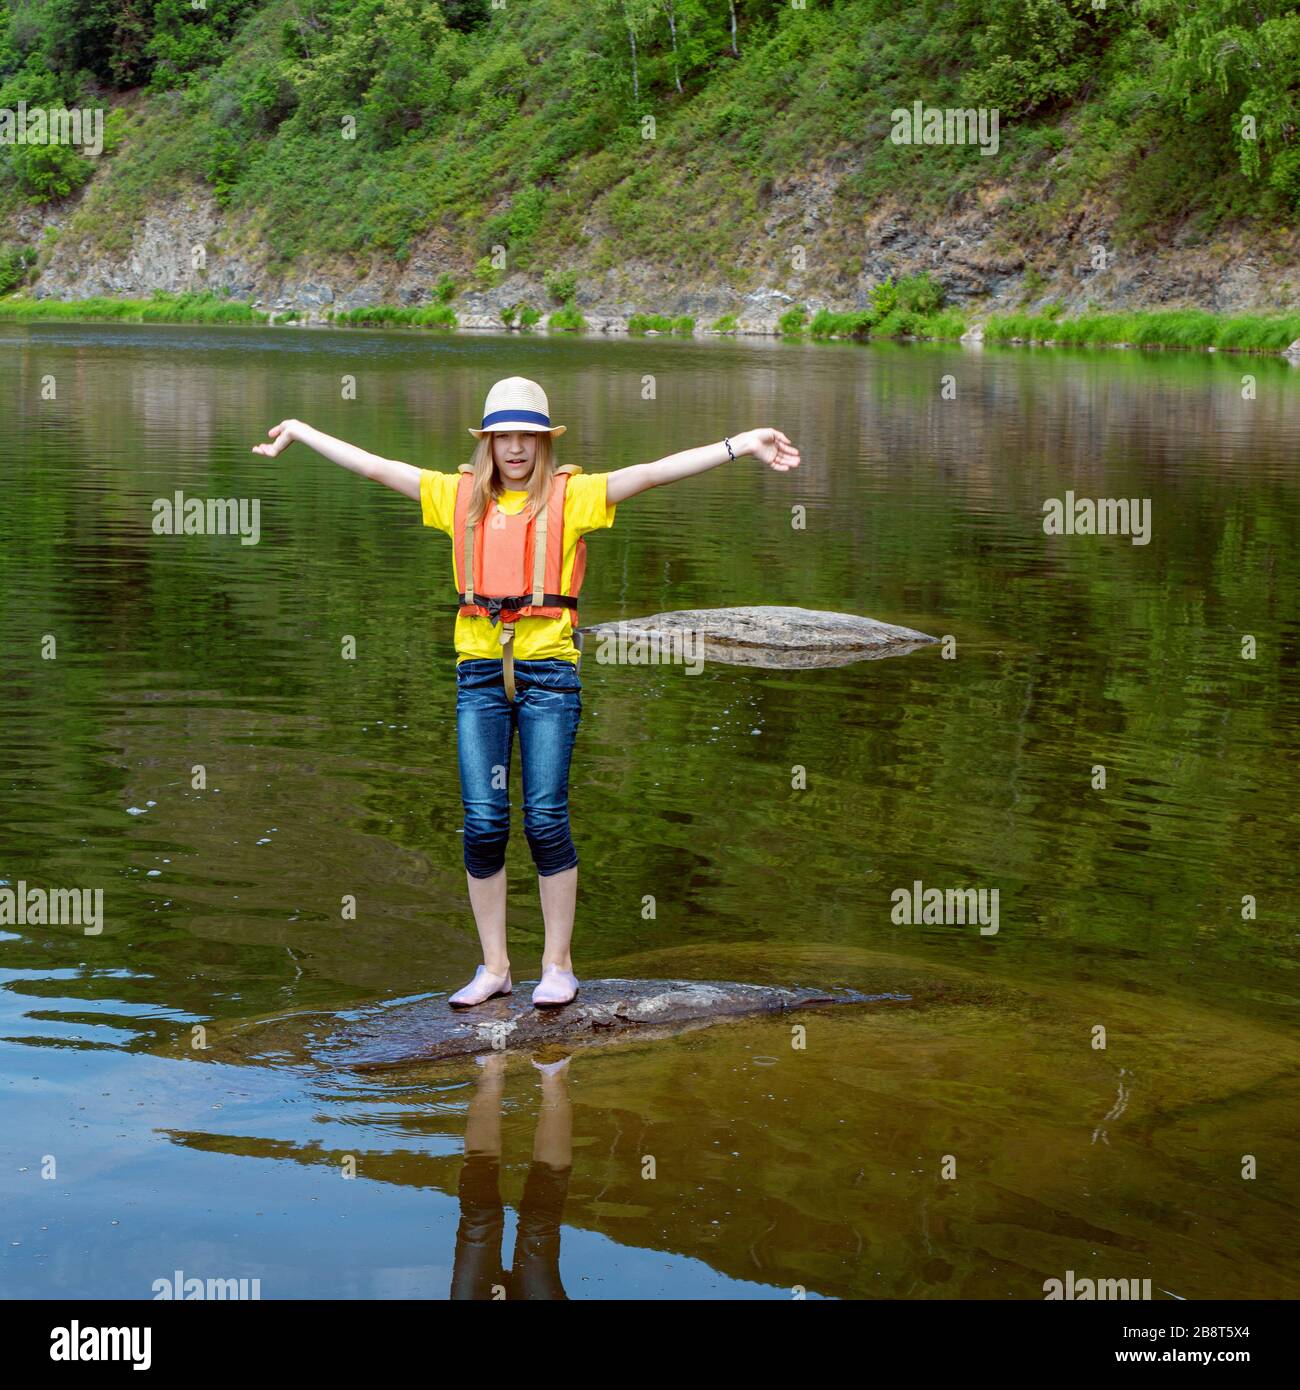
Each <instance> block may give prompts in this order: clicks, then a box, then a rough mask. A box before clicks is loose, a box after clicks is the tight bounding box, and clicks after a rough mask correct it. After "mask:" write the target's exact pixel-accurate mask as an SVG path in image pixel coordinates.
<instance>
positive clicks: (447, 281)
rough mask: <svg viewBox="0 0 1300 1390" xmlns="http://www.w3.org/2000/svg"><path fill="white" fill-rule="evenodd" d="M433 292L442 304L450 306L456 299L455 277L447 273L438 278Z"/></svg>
mask: <svg viewBox="0 0 1300 1390" xmlns="http://www.w3.org/2000/svg"><path fill="white" fill-rule="evenodd" d="M433 292H434V294H435V295H437V297H438V301H439V302H440V303H442V304H450V303H451V301H452V300H453V299H455V298H456V277H455V276H454V275H452V274H451V273H450V272H448V271H443V273H442V274H441V275H440V276H439V277H438V283H437V284H436V285H435V286H434V287H433Z"/></svg>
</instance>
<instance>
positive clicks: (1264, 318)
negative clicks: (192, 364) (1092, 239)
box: [0, 291, 1300, 355]
mask: <svg viewBox="0 0 1300 1390" xmlns="http://www.w3.org/2000/svg"><path fill="white" fill-rule="evenodd" d="M882 309H883V312H882V311H881V309H870V310H862V311H856V312H848V313H835V312H833V311H830V310H826V309H822V310H819V311H818V312H817V313H816V314H815V315H814V316H813V317H812V318H811V320H810V319H809V318H808V314H807V311H806V309H803V308H801V307H800V308H794V309H791V310H789V311H788V312H787V313H785V314H784V315H782V317H781V319H780V320H779V323H778V327H777V330H776V332H777V334H778V335H779V336H781V337H784V338H790V339H796V340H797V339H800V338H803V337H809V338H812V339H813V340H815V341H816V340H823V341H824V340H831V339H836V340H855V341H860V342H866V341H870V340H871V339H880V338H885V339H894V340H899V339H903V340H922V341H934V342H952V341H956V340H958V339H961V338H962V337H964V336H965V335H966V334H967V333H969V332H971V331H972V330H975V331H978V330H981V329H982V340H983V341H984V342H985V343H990V344H999V345H1013V346H1014V345H1022V344H1027V345H1031V346H1045V347H1107V348H1110V347H1121V348H1133V347H1138V348H1179V349H1184V350H1191V351H1196V350H1200V351H1216V352H1247V353H1252V352H1253V353H1285V352H1286V350H1287V349H1288V348H1289V347H1291V346H1292V345H1293V344H1295V343H1297V342H1300V313H1293V314H1232V315H1224V314H1214V313H1210V312H1208V311H1206V310H1201V309H1159V310H1139V311H1135V312H1131V313H1087V314H1080V315H1077V316H1075V317H1065V316H1064V315H1063V314H1062V313H1061V312H1060V310H1059V309H1058V308H1055V307H1053V308H1052V309H1049V310H1048V311H1047V312H1040V313H1004V314H992V315H990V316H989V317H988V318H986V319H984V320H983V321H982V322H981V321H980V320H979V319H977V318H975V317H972V316H970V315H967V314H964V313H962V312H961V311H959V310H957V309H952V308H936V309H933V310H932V311H930V312H925V311H922V310H918V309H908V308H902V307H899V306H898V305H897V304H893V303H891V304H890V305H889V306H888V307H886V306H883V305H882ZM0 320H8V321H11V322H12V321H20V322H26V323H43V322H44V323H55V322H65V321H68V320H85V321H89V322H95V321H106V322H125V323H225V324H264V325H268V326H275V325H281V324H283V325H296V326H299V327H308V326H309V327H323V328H393V327H398V328H403V327H404V328H415V329H430V328H432V329H440V330H442V331H444V332H445V331H454V330H456V329H458V328H461V327H462V325H461V324H460V322H459V320H458V319H457V316H456V313H455V311H454V310H453V309H452V308H451V307H450V306H449V305H447V304H437V303H435V304H426V305H421V306H418V307H414V308H412V307H406V306H396V305H375V306H373V307H368V308H361V309H351V310H345V311H340V312H337V313H335V312H330V313H326V314H324V315H321V314H313V315H303V314H300V313H299V312H298V311H296V310H287V311H283V312H277V311H267V310H261V309H255V308H254V307H253V306H252V305H251V304H248V303H245V302H243V301H242V300H232V299H225V298H223V297H221V296H220V295H216V294H213V293H212V292H210V291H203V292H198V293H187V294H167V293H164V292H162V291H159V292H157V293H156V294H154V295H153V296H152V297H151V298H149V299H112V298H108V297H104V296H97V297H94V298H90V299H74V300H58V299H30V298H24V297H22V296H20V295H12V296H10V297H8V298H2V299H0ZM500 326H501V328H502V329H512V330H514V331H525V332H527V331H530V330H531V329H532V328H533V327H535V326H544V327H545V328H546V329H547V330H548V331H550V332H584V331H586V329H587V324H586V321H585V320H584V319H583V317H582V315H581V313H580V312H579V311H578V310H577V309H576V308H575V307H574V306H573V305H572V303H570V304H568V305H566V306H565V307H564V308H563V309H560V310H557V311H556V312H554V313H553V314H551V315H550V316H549V317H548V318H547V320H546V322H545V324H544V325H541V315H540V314H537V313H536V312H534V313H531V314H524V315H522V316H521V315H520V314H519V312H518V311H517V309H507V310H506V311H505V312H504V314H503V315H502V321H501V325H500ZM602 331H605V332H611V331H612V332H626V333H629V334H633V335H637V334H644V333H657V334H660V335H662V336H674V337H692V336H695V335H697V334H701V333H703V334H707V335H710V336H713V335H726V334H737V335H740V336H745V335H747V334H748V335H752V336H772V334H771V332H770V331H768V332H761V331H755V330H752V329H750V330H746V329H743V328H741V327H740V326H739V324H738V322H737V319H736V317H735V315H732V314H727V315H724V316H723V317H722V318H719V319H716V320H714V322H713V324H712V325H711V326H709V327H697V326H696V322H695V320H693V319H691V318H689V317H686V316H679V317H676V318H670V317H668V316H666V315H661V314H649V313H640V314H633V315H631V316H630V317H629V318H627V319H625V320H619V319H614V320H607V321H606V324H605V327H604V329H603V330H602ZM1292 355H1300V349H1298V350H1297V353H1296V354H1292Z"/></svg>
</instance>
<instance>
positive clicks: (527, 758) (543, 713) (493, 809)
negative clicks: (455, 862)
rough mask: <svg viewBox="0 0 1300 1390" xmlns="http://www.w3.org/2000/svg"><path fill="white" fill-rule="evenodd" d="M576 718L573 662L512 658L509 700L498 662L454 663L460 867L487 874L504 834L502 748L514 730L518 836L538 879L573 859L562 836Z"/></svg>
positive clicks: (506, 773) (501, 856) (506, 755)
mask: <svg viewBox="0 0 1300 1390" xmlns="http://www.w3.org/2000/svg"><path fill="white" fill-rule="evenodd" d="M581 715H582V682H581V681H580V680H579V678H578V672H577V668H576V667H575V666H574V664H573V662H571V661H565V660H563V659H561V658H559V657H555V658H552V659H550V660H547V661H516V662H515V702H514V704H511V702H510V701H509V700H508V699H507V698H506V687H505V680H504V678H503V676H502V674H501V663H500V662H499V661H488V660H478V659H475V660H471V661H462V662H460V663H459V664H458V665H457V667H456V742H457V750H458V757H459V762H460V794H461V800H462V801H463V802H464V805H465V868H466V870H467V871H468V872H469V874H470V876H471V877H472V878H491V877H492V875H493V874H495V873H497V872H499V871H500V869H501V868H502V866H503V865H504V864H505V862H506V842H507V841H508V840H509V838H510V790H509V784H510V753H511V749H512V747H513V743H514V734H515V730H516V728H517V729H518V730H519V757H520V760H521V762H522V765H523V766H522V770H523V783H524V835H525V836H526V837H527V840H528V848H529V849H530V850H531V851H532V855H533V863H534V864H536V866H537V872H538V873H539V874H541V875H542V876H543V877H549V876H550V875H551V874H558V873H563V872H564V870H565V869H571V868H573V866H574V865H575V864H576V863H577V862H578V852H577V850H576V849H575V848H574V846H573V837H572V836H571V835H570V833H569V760H570V758H571V757H572V755H573V742H574V739H575V738H576V737H577V733H578V720H579V718H580V717H581Z"/></svg>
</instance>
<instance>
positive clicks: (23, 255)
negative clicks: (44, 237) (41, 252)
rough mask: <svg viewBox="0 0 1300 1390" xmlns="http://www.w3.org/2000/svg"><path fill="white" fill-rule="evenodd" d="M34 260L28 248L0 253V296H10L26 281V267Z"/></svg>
mask: <svg viewBox="0 0 1300 1390" xmlns="http://www.w3.org/2000/svg"><path fill="white" fill-rule="evenodd" d="M35 259H36V252H35V251H33V250H32V249H31V248H30V247H27V248H26V249H20V248H18V247H11V248H10V249H9V250H5V251H0V295H2V294H12V293H13V292H14V290H16V289H17V288H18V287H19V286H20V285H21V284H22V283H23V282H24V281H25V280H26V279H27V267H28V266H29V265H31V264H32V262H33V261H34V260H35Z"/></svg>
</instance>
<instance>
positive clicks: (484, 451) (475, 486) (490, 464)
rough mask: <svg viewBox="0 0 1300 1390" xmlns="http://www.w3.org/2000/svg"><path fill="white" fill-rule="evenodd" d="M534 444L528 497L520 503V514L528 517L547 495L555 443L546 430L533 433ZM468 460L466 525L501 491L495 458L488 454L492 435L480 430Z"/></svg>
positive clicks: (540, 506) (476, 520) (536, 511)
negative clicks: (470, 473)
mask: <svg viewBox="0 0 1300 1390" xmlns="http://www.w3.org/2000/svg"><path fill="white" fill-rule="evenodd" d="M536 441H537V447H536V451H535V453H534V455H533V471H532V473H530V474H529V476H528V487H527V492H528V501H527V502H525V503H524V515H525V516H526V517H527V519H528V520H529V521H531V520H532V519H533V517H535V516H536V515H537V513H538V512H539V511H540V510H541V508H542V503H543V502H545V501H546V500H547V499H548V498H549V497H550V495H551V480H552V479H553V478H554V477H555V445H554V444H553V443H552V441H551V436H550V435H549V434H545V433H542V434H538V435H537V436H536ZM470 462H471V463H472V464H473V465H474V476H473V483H472V486H471V489H470V494H469V516H468V518H467V520H468V522H469V525H471V526H477V525H478V523H479V521H480V520H481V519H482V518H483V516H484V515H485V514H486V512H487V508H488V502H489V500H490V499H491V498H493V497H500V496H501V494H502V493H503V492H504V491H505V488H504V487H503V486H502V484H501V478H500V476H499V474H498V473H497V465H496V460H495V459H494V458H493V457H492V435H491V434H482V435H480V436H479V441H478V443H477V445H475V447H474V453H473V456H472V457H471V458H470Z"/></svg>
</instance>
